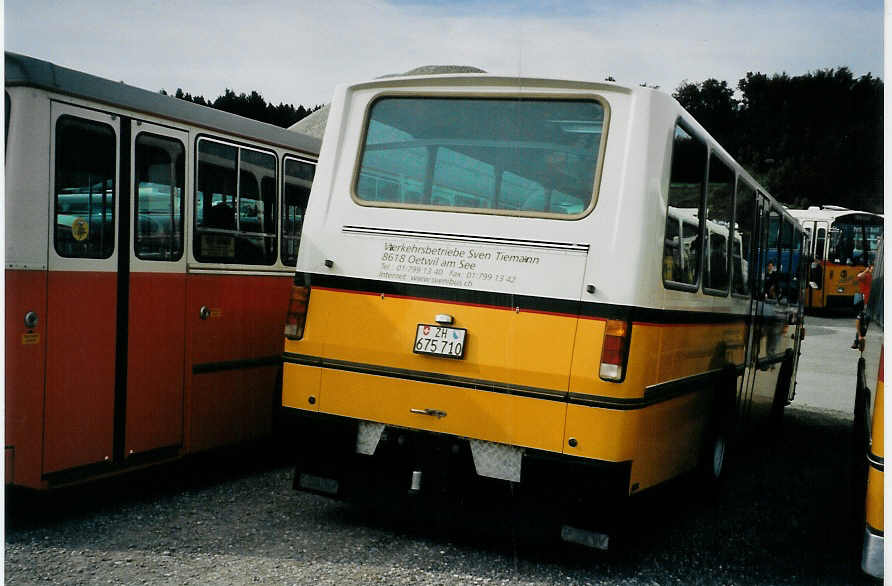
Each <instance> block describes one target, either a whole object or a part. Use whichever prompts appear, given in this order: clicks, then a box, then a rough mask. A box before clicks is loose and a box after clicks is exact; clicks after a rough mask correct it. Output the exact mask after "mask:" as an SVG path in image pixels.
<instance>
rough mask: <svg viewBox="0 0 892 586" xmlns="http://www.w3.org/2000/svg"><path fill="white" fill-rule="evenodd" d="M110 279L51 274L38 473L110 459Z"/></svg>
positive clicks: (112, 380) (113, 301)
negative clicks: (41, 444)
mask: <svg viewBox="0 0 892 586" xmlns="http://www.w3.org/2000/svg"><path fill="white" fill-rule="evenodd" d="M116 284H117V275H116V274H115V273H100V272H97V273H87V272H74V271H71V272H69V271H51V272H50V273H49V280H48V293H47V319H46V337H47V350H46V353H47V368H46V415H45V434H44V442H45V443H44V455H43V472H44V474H46V473H49V472H55V471H58V470H65V469H67V468H74V467H76V466H83V465H85V464H91V463H93V462H101V461H103V460H105V459H111V458H112V456H113V454H112V446H113V431H114V400H115V321H116V318H115V312H116V307H117V303H116V293H117V292H116Z"/></svg>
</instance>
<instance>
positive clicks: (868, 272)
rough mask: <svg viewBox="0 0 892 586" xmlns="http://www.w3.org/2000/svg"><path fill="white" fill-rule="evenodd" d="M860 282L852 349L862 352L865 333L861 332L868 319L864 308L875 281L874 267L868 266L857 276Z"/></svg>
mask: <svg viewBox="0 0 892 586" xmlns="http://www.w3.org/2000/svg"><path fill="white" fill-rule="evenodd" d="M855 280H856V281H858V292H857V293H855V311H856V313H857V317H856V318H855V341H854V342H852V346H851V347H852V348H853V349H855V350H860V349H861V348H862V344H863V341H864V333H863V332H862V331H861V329H862V324H863V323H864V320H865V319H866V317H865V314H864V307H865V306H866V305H867V297H868V295H870V284H871V282H872V281H873V265H872V264H871V265H867V268H866V269H864V270H863V271H861V272H860V273H858V274H857V275H855Z"/></svg>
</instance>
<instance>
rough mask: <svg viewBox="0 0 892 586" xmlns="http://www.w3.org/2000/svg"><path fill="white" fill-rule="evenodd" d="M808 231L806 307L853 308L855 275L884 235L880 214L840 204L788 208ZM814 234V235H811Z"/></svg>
mask: <svg viewBox="0 0 892 586" xmlns="http://www.w3.org/2000/svg"><path fill="white" fill-rule="evenodd" d="M789 212H790V215H792V216H793V217H794V218H796V219H797V220H799V223H800V224H802V228H803V230H805V232H806V234H809V235H810V238H809V242H810V249H809V250H808V251H807V253H808V254H809V255H810V256H811V257H812V263H811V268H810V270H809V280H810V281H811V283H813V284H812V285H811V286H810V287H809V288H808V291H807V293H806V295H807V297H806V299H805V308H806V309H816V310H822V309H830V308H853V307H854V296H855V294H856V293H858V281H857V279H856V278H855V276H856V275H857V274H858V273H860V272H861V271H863V270H864V269H865V268H866V267H867V265H870V264H873V262H874V260H875V257H876V253H877V242H879V239H880V238H882V236H883V216H882V215H880V214H874V213H871V212H859V211H855V210H850V209H847V208H844V207H840V206H832V205H825V206H811V207H809V208H808V209H805V210H789ZM811 235H813V236H811Z"/></svg>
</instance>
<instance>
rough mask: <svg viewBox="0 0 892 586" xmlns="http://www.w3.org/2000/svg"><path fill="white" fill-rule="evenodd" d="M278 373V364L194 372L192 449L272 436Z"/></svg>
mask: <svg viewBox="0 0 892 586" xmlns="http://www.w3.org/2000/svg"><path fill="white" fill-rule="evenodd" d="M278 372H279V367H278V366H265V367H262V368H250V369H238V370H230V371H220V372H213V373H204V374H196V375H193V378H192V409H191V416H192V417H191V445H190V449H191V450H192V451H196V452H197V451H201V450H207V449H210V448H214V447H217V446H225V445H230V444H237V443H240V442H244V441H248V440H252V439H258V438H261V437H263V436H266V435H269V434H270V433H271V431H272V415H273V410H274V408H276V405H275V404H274V396H273V395H274V389H275V387H276V376H277V373H278Z"/></svg>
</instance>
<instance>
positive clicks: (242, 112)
mask: <svg viewBox="0 0 892 586" xmlns="http://www.w3.org/2000/svg"><path fill="white" fill-rule="evenodd" d="M161 93H162V94H164V95H168V94H167V92H166V91H165V90H163V89H162V90H161ZM174 97H175V98H179V99H181V100H186V101H187V102H193V103H195V104H200V105H202V106H208V107H210V108H216V109H217V110H223V111H224V112H229V113H231V114H238V115H239V116H244V117H245V118H252V119H254V120H259V121H261V122H267V123H269V124H275V125H276V126H281V127H283V128H287V127H289V126H291V125H292V124H294V123H295V122H297V121H299V120H301V119H303V118H304V117H306V116H308V115H309V114H312V113H313V112H315V111H316V110H318V109H319V108H321V107H322V105H321V104H320V105H317V106H313V107H309V108H308V107H306V106H302V105H299V106H298V107H297V108H295V107H294V105H292V104H284V103H281V102H280V103H279V105H278V106H273V105H272V104H268V103H267V102H266V100H264V99H263V96H261V95H260V94H259V93H257V92H256V91H252V92H251V93H250V94H246V93H244V92H242V93H239V94H237V93H235V91H234V90H231V89H229V88H226V89H225V90H224V92H223V94H222V95H220V96H217V98H215V99H214V100H206V99H205V98H204V96H193V95H192V94H189V93H188V92H184V91H183V90H182V88H177V91H176V92H175V93H174Z"/></svg>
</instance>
